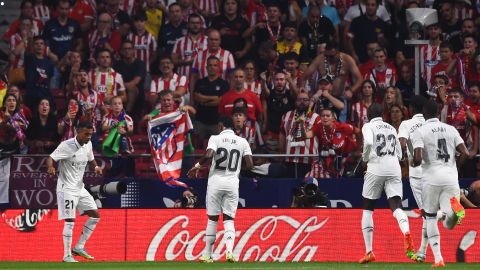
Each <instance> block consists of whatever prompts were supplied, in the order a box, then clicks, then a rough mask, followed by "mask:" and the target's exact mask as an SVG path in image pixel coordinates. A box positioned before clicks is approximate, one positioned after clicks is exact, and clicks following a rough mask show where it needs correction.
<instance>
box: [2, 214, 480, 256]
mask: <svg viewBox="0 0 480 270" xmlns="http://www.w3.org/2000/svg"><path fill="white" fill-rule="evenodd" d="M15 213H19V210H9V211H7V212H5V213H4V214H3V215H2V217H3V221H4V222H1V224H0V235H1V237H2V241H0V260H2V261H5V260H6V261H60V260H61V259H62V255H63V244H62V229H63V222H61V221H58V220H57V218H58V217H57V212H56V210H51V211H50V210H48V211H43V212H38V215H30V216H31V218H32V217H34V220H31V221H30V223H32V224H34V225H35V230H34V231H32V232H28V233H27V232H20V231H18V230H16V229H15V228H16V227H15V226H16V225H15V222H14V220H15ZM100 214H101V219H100V223H99V224H98V226H97V228H96V229H95V231H94V233H93V235H92V237H91V238H90V240H89V241H88V242H87V245H86V248H87V250H88V251H89V253H91V254H92V255H94V256H95V259H96V260H99V261H172V260H173V261H185V260H189V261H192V260H197V259H198V258H199V257H200V256H201V253H202V251H203V249H204V247H205V243H204V241H203V238H204V235H205V233H204V230H205V226H206V222H207V218H206V214H205V210H204V209H195V210H184V209H175V210H165V209H162V210H152V209H150V210H141V209H118V210H101V211H100ZM408 215H409V216H410V230H411V232H412V235H413V239H414V244H415V246H416V247H418V246H419V244H420V239H419V237H420V233H421V223H422V220H421V218H420V217H419V216H418V214H416V213H415V212H408ZM361 216H362V210H361V209H341V210H333V209H261V210H259V209H241V210H239V211H238V212H237V216H236V219H235V228H236V239H235V247H234V254H235V256H236V257H237V258H239V260H240V261H281V262H283V261H357V260H358V259H359V258H360V257H361V256H362V255H363V254H364V252H365V247H364V244H363V237H362V231H361V228H360V223H361V222H360V221H361ZM85 220H86V218H85V217H80V218H77V222H76V224H75V229H74V243H75V242H76V241H77V239H78V238H79V236H80V234H81V230H82V227H83V223H84V222H85ZM374 222H375V234H374V242H373V248H374V251H375V254H376V257H377V260H378V261H383V262H408V259H407V258H406V257H405V251H404V250H403V236H402V234H401V232H400V229H399V228H398V224H397V221H396V220H395V219H394V218H393V216H392V213H391V211H389V210H376V211H375V214H374ZM440 227H441V228H440V232H441V247H442V252H443V257H444V259H445V260H446V261H448V262H458V261H464V262H480V242H479V241H475V240H477V239H476V238H477V232H478V231H479V230H480V210H470V209H468V210H467V212H466V219H465V220H464V222H463V224H462V225H459V226H457V227H456V228H455V229H454V230H452V231H447V230H445V229H443V227H442V226H441V225H440ZM224 253H225V242H224V239H223V225H222V223H221V222H219V226H218V232H217V240H216V243H215V247H214V259H217V260H223V258H224ZM427 258H428V261H431V259H432V254H431V252H430V250H428V253H427Z"/></svg>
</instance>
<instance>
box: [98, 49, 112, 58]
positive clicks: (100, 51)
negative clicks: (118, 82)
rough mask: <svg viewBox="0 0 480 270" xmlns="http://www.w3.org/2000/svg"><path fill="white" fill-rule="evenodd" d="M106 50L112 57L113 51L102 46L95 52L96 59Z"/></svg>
mask: <svg viewBox="0 0 480 270" xmlns="http://www.w3.org/2000/svg"><path fill="white" fill-rule="evenodd" d="M104 52H108V55H110V58H112V52H111V51H110V50H109V49H106V48H101V49H98V50H97V52H96V53H95V59H98V56H99V55H100V54H101V53H104Z"/></svg>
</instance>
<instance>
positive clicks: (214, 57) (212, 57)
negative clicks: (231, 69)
mask: <svg viewBox="0 0 480 270" xmlns="http://www.w3.org/2000/svg"><path fill="white" fill-rule="evenodd" d="M212 60H216V61H218V62H220V59H218V57H216V56H214V55H211V56H209V57H208V58H207V62H206V63H208V62H209V61H212Z"/></svg>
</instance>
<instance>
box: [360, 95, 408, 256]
mask: <svg viewBox="0 0 480 270" xmlns="http://www.w3.org/2000/svg"><path fill="white" fill-rule="evenodd" d="M367 114H368V119H371V120H370V121H369V122H368V123H366V124H365V125H364V126H363V128H362V134H363V154H362V159H363V161H364V162H366V163H367V171H366V173H365V177H364V183H363V190H362V197H363V215H362V232H363V239H364V241H365V250H366V255H365V256H364V257H363V258H362V259H360V261H359V263H362V264H363V263H369V262H373V261H375V255H374V253H373V249H372V242H373V210H374V208H375V201H376V200H378V199H380V197H381V196H382V192H383V191H385V194H386V195H387V199H388V204H389V206H390V208H391V209H392V211H393V216H394V217H395V219H397V222H398V225H399V227H400V230H401V231H402V233H403V235H404V243H405V250H406V254H407V256H408V257H409V258H412V257H413V256H415V251H414V250H413V244H412V238H411V236H410V226H409V224H408V217H407V215H406V214H405V212H403V210H402V195H403V190H402V178H401V170H400V163H399V159H400V158H401V156H402V150H401V148H400V142H399V141H398V138H397V132H396V130H395V128H394V127H392V126H391V125H390V124H388V123H385V122H383V120H382V116H383V107H382V106H381V105H379V104H376V103H374V104H372V105H370V107H369V108H368V111H367Z"/></svg>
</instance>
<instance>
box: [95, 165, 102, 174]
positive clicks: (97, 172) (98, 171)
mask: <svg viewBox="0 0 480 270" xmlns="http://www.w3.org/2000/svg"><path fill="white" fill-rule="evenodd" d="M95 173H96V174H102V173H103V171H102V167H100V166H95Z"/></svg>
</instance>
